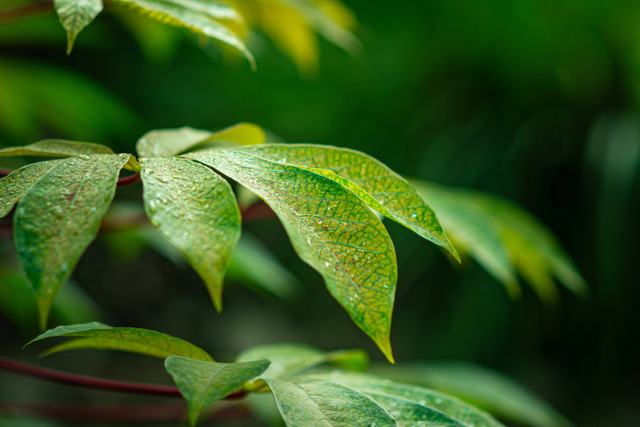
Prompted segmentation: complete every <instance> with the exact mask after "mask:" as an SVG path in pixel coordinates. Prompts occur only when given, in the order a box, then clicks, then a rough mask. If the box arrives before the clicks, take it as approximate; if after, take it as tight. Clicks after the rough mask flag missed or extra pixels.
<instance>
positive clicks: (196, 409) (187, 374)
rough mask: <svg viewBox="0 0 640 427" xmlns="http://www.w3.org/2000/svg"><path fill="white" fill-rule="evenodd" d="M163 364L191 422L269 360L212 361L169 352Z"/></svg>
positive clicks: (234, 389) (238, 386)
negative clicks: (180, 395)
mask: <svg viewBox="0 0 640 427" xmlns="http://www.w3.org/2000/svg"><path fill="white" fill-rule="evenodd" d="M164 365H165V368H166V370H167V372H169V374H170V375H171V376H172V377H173V381H174V382H175V383H176V386H177V387H178V389H180V393H182V396H183V397H184V398H185V400H186V401H187V406H188V407H189V419H190V421H191V425H192V426H194V425H195V424H196V421H197V420H198V415H200V413H201V412H202V411H203V410H204V409H205V408H206V407H207V406H209V405H210V404H212V403H213V402H215V401H216V400H220V399H222V398H224V397H225V396H227V395H228V394H229V393H232V392H234V391H236V390H238V389H240V388H241V387H242V385H243V384H244V383H245V382H246V381H249V380H251V379H252V378H255V377H256V376H257V375H260V374H261V373H262V372H263V371H264V370H265V369H267V367H268V366H269V361H268V360H257V361H253V362H245V363H212V362H202V361H199V360H193V359H187V358H185V357H180V356H171V357H168V358H167V360H166V361H165V364H164Z"/></svg>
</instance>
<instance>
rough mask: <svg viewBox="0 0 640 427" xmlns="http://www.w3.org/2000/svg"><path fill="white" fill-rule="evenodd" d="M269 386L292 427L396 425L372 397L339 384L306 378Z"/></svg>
mask: <svg viewBox="0 0 640 427" xmlns="http://www.w3.org/2000/svg"><path fill="white" fill-rule="evenodd" d="M267 384H268V385H269V388H270V389H271V391H272V392H273V395H274V396H275V398H276V403H277V405H278V410H279V411H280V414H282V417H283V418H284V422H285V424H286V425H287V426H290V427H307V426H309V427H312V426H345V427H346V426H377V427H383V426H385V427H388V426H396V425H397V424H396V422H395V420H394V419H393V418H392V417H391V415H390V414H389V413H388V412H387V411H385V410H384V409H383V408H382V407H381V406H380V405H378V404H377V403H376V402H374V401H373V399H371V398H370V397H369V396H366V395H364V394H362V393H360V392H358V391H356V390H353V389H351V388H348V387H345V386H342V385H340V384H335V383H332V382H328V381H322V380H315V379H305V378H293V379H291V380H278V379H276V380H267Z"/></svg>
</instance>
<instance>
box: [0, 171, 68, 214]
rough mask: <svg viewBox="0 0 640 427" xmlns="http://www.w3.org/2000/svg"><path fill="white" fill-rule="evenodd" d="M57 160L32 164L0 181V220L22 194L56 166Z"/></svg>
mask: <svg viewBox="0 0 640 427" xmlns="http://www.w3.org/2000/svg"><path fill="white" fill-rule="evenodd" d="M56 162H57V160H51V161H48V162H38V163H32V164H30V165H26V166H23V167H21V168H20V169H16V170H14V171H13V172H11V173H10V174H9V175H7V176H6V177H4V178H2V179H0V218H2V217H4V216H6V215H7V214H8V213H9V212H11V209H13V206H14V205H15V204H16V203H18V201H19V200H20V199H21V198H22V196H23V195H24V193H26V192H27V191H28V190H29V188H31V186H32V185H33V184H35V182H36V181H37V180H38V179H40V177H42V175H44V174H45V173H46V172H48V171H49V169H51V168H52V167H53V166H55V165H56Z"/></svg>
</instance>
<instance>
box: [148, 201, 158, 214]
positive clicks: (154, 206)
mask: <svg viewBox="0 0 640 427" xmlns="http://www.w3.org/2000/svg"><path fill="white" fill-rule="evenodd" d="M149 210H150V211H151V212H152V213H153V212H155V211H157V210H158V203H156V201H155V200H149Z"/></svg>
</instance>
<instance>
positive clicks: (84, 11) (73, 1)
mask: <svg viewBox="0 0 640 427" xmlns="http://www.w3.org/2000/svg"><path fill="white" fill-rule="evenodd" d="M53 5H54V7H55V9H56V12H57V13H58V17H59V18H60V23H61V24H62V26H63V27H64V29H65V30H66V32H67V54H69V53H71V49H72V48H73V43H74V42H75V40H76V37H77V36H78V33H80V31H82V29H84V27H86V26H87V25H89V24H90V23H91V22H92V21H93V20H94V19H95V17H96V16H98V14H99V13H100V12H102V8H103V4H102V0H53Z"/></svg>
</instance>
